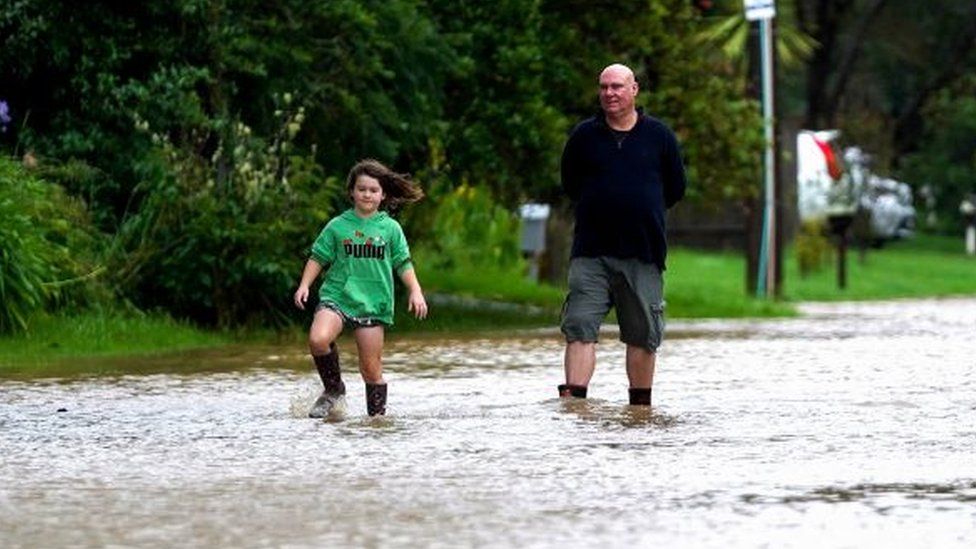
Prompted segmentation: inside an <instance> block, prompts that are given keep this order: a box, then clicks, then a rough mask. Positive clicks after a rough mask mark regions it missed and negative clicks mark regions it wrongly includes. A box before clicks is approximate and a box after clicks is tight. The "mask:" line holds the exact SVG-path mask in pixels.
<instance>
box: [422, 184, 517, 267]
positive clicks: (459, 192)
mask: <svg viewBox="0 0 976 549" xmlns="http://www.w3.org/2000/svg"><path fill="white" fill-rule="evenodd" d="M431 194H432V196H431V197H430V198H429V200H430V202H431V203H432V205H433V208H434V211H433V212H432V214H431V216H430V220H429V221H428V222H427V223H428V224H429V226H428V227H427V228H426V229H427V230H426V239H425V241H424V242H423V244H422V245H421V247H422V248H423V249H424V250H425V251H427V252H429V253H430V255H431V261H432V263H433V264H432V265H429V266H428V268H431V269H445V270H465V271H472V272H477V271H479V270H482V269H485V270H490V271H493V272H512V271H519V272H521V271H523V270H524V268H525V263H524V261H523V260H522V258H521V255H520V251H519V219H518V216H516V215H515V214H514V213H513V212H511V211H509V210H507V209H505V208H503V207H502V206H500V205H499V204H498V203H496V202H495V200H494V198H493V197H492V195H491V192H490V191H489V190H488V189H487V188H486V187H475V186H470V185H461V186H460V187H457V188H455V189H450V190H446V191H441V192H439V191H438V189H437V188H436V186H435V189H434V190H433V191H432V192H431Z"/></svg>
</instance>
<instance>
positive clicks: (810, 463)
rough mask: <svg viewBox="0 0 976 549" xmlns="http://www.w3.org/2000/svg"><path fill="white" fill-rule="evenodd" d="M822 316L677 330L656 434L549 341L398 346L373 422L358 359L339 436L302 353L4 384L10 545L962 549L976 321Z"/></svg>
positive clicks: (2, 538) (618, 378) (195, 359)
mask: <svg viewBox="0 0 976 549" xmlns="http://www.w3.org/2000/svg"><path fill="white" fill-rule="evenodd" d="M807 312H808V315H809V316H807V317H805V318H802V319H790V320H779V321H741V322H730V321H696V322H672V323H671V324H670V325H669V330H670V332H669V333H670V336H669V339H668V341H667V342H666V344H665V347H664V348H662V350H661V353H660V361H659V371H658V376H657V381H656V385H655V389H654V402H655V407H654V409H653V410H649V409H646V408H636V407H630V406H627V405H626V401H627V390H626V375H625V374H624V371H623V368H622V366H621V364H622V361H623V347H622V346H621V345H620V344H619V343H617V342H616V341H615V340H614V336H613V334H607V336H606V338H605V340H604V343H603V344H602V345H601V346H600V348H599V351H598V369H597V374H596V376H595V378H594V382H593V384H592V386H591V388H590V394H591V395H592V398H591V399H588V400H586V401H565V400H560V399H558V398H555V385H556V384H557V383H559V382H560V377H561V372H562V366H561V357H562V345H561V342H560V340H559V338H558V335H557V334H556V333H555V332H554V331H541V332H533V333H528V334H518V335H511V336H507V337H500V338H476V339H472V338H456V339H430V338H413V339H394V340H393V341H391V342H390V343H389V344H388V349H387V352H386V361H387V365H388V373H387V376H386V377H387V380H388V382H389V383H390V401H389V406H388V409H389V411H390V415H389V416H387V417H383V418H370V417H368V416H366V414H365V397H364V390H363V386H362V383H361V382H360V381H359V380H358V378H357V376H356V375H355V367H354V365H353V361H352V360H351V358H352V354H353V353H352V351H353V348H352V346H351V345H349V342H348V340H346V341H343V344H344V345H348V346H346V347H343V351H344V354H345V356H346V357H347V358H346V363H345V368H344V369H345V372H346V383H347V386H348V388H349V394H348V395H347V413H346V415H345V417H344V418H342V419H341V420H338V421H328V422H325V421H317V420H310V419H307V418H305V417H304V415H305V413H306V412H307V408H308V406H309V405H310V403H311V401H312V400H313V399H314V398H315V396H317V394H318V391H319V388H318V385H317V383H316V378H315V376H314V373H313V371H312V369H311V366H309V365H308V364H307V361H306V359H305V358H304V357H303V356H302V352H301V349H292V348H277V349H268V348H249V349H239V350H235V351H234V354H233V355H229V354H228V353H221V354H220V355H215V354H213V353H191V354H186V355H181V356H180V357H177V358H174V357H162V358H156V359H151V360H150V359H145V360H140V364H139V365H138V366H139V368H138V371H139V372H145V373H141V374H139V375H113V376H103V377H86V378H80V379H42V380H33V381H31V380H17V379H8V380H0V449H2V454H0V545H2V546H3V547H61V546H106V545H115V546H140V547H172V546H186V545H193V546H203V545H214V546H242V547H255V546H308V547H380V546H382V547H387V546H396V547H399V546H409V547H417V546H424V547H428V546H445V547H448V546H449V547H455V546H484V547H495V546H497V547H509V546H520V547H555V546H564V545H565V546H597V545H604V546H608V547H616V546H625V545H640V546H661V547H686V546H696V547H754V546H771V547H822V546H836V547H867V546H870V547H906V546H908V547H910V546H925V547H968V546H971V545H972V543H973V541H974V540H976V527H974V524H976V505H974V502H976V460H974V459H973V455H974V450H976V373H974V372H976V368H974V366H976V358H974V356H976V353H974V351H976V340H974V337H973V334H976V300H964V299H956V300H938V301H936V300H932V301H905V302H892V303H883V304H836V305H816V306H809V307H807ZM116 366H118V365H116ZM59 410H63V411H59Z"/></svg>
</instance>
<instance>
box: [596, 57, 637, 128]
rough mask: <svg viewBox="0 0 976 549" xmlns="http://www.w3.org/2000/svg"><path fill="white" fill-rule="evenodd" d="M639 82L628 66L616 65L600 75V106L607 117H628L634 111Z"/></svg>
mask: <svg viewBox="0 0 976 549" xmlns="http://www.w3.org/2000/svg"><path fill="white" fill-rule="evenodd" d="M636 97H637V80H635V79H634V71H632V70H630V68H629V67H627V66H626V65H621V64H619V63H614V64H613V65H610V66H609V67H607V68H605V69H603V72H601V73H600V106H601V107H603V112H605V113H606V114H607V116H611V117H616V116H621V115H626V114H628V113H630V112H631V111H633V110H634V99H635V98H636Z"/></svg>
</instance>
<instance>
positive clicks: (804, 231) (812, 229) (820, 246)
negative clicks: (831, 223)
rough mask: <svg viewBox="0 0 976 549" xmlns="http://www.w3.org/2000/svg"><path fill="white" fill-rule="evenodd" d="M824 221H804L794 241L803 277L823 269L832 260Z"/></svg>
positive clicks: (797, 261) (798, 264)
mask: <svg viewBox="0 0 976 549" xmlns="http://www.w3.org/2000/svg"><path fill="white" fill-rule="evenodd" d="M825 234H826V227H824V224H823V222H822V221H804V222H803V223H802V224H801V225H800V231H799V232H798V233H797V235H796V240H795V241H794V249H795V250H796V263H797V267H798V269H799V271H800V276H801V277H806V276H808V275H809V274H811V273H815V272H817V271H819V270H820V269H822V268H823V266H824V265H826V264H827V262H828V261H829V260H830V241H829V240H827V237H826V236H825Z"/></svg>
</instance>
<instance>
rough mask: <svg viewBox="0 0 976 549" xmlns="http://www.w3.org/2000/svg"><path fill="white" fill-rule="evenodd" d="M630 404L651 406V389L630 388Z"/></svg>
mask: <svg viewBox="0 0 976 549" xmlns="http://www.w3.org/2000/svg"><path fill="white" fill-rule="evenodd" d="M630 405H631V406H650V405H651V389H650V387H648V388H647V389H635V388H634V387H631V388H630Z"/></svg>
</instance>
